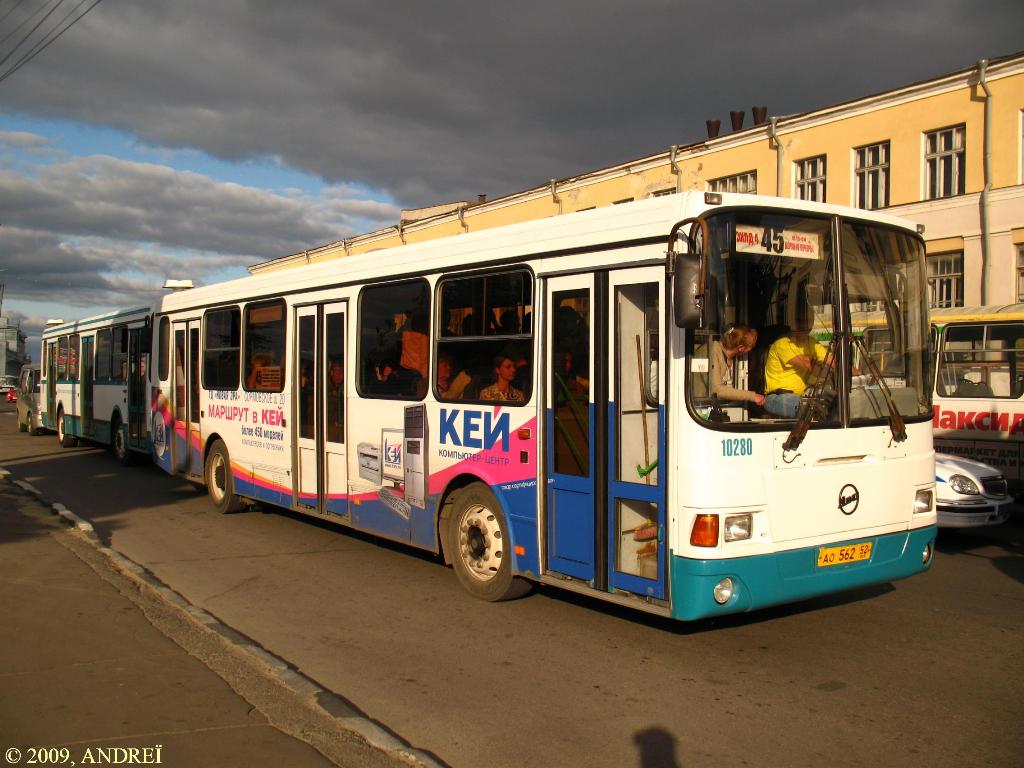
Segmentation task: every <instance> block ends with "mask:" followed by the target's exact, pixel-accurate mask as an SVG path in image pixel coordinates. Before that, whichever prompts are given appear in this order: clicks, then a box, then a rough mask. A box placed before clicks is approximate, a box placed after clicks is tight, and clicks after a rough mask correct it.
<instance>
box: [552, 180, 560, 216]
mask: <svg viewBox="0 0 1024 768" xmlns="http://www.w3.org/2000/svg"><path fill="white" fill-rule="evenodd" d="M550 183H551V202H553V203H554V204H555V205H557V206H558V213H559V214H561V213H562V200H561V198H560V197H559V196H558V181H557V180H555V179H552V180H551V182H550Z"/></svg>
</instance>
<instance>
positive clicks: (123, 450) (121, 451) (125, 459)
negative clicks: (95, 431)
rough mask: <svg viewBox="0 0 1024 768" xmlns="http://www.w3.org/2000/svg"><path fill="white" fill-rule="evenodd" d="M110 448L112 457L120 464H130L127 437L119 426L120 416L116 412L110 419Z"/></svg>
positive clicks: (130, 453) (130, 454)
mask: <svg viewBox="0 0 1024 768" xmlns="http://www.w3.org/2000/svg"><path fill="white" fill-rule="evenodd" d="M110 450H111V451H113V453H114V458H115V459H117V460H118V461H119V462H121V466H124V467H127V466H130V465H131V463H132V458H133V457H132V452H131V451H130V450H128V439H127V438H126V437H125V434H124V430H123V429H122V428H121V417H120V416H119V415H118V414H116V413H115V414H114V418H112V419H111V420H110Z"/></svg>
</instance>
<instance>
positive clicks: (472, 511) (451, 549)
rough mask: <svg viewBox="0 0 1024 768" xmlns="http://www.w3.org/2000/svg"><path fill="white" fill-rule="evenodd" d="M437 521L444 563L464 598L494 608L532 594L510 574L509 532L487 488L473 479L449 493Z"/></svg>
mask: <svg viewBox="0 0 1024 768" xmlns="http://www.w3.org/2000/svg"><path fill="white" fill-rule="evenodd" d="M449 491H451V486H449ZM441 518H442V520H443V522H442V523H441V530H442V531H443V538H444V557H445V562H450V563H451V564H452V568H453V570H454V571H455V575H456V577H457V578H458V580H459V583H460V584H461V585H462V587H463V588H464V589H465V590H466V591H467V592H469V593H470V594H471V595H473V596H474V597H477V598H480V599H481V600H487V601H490V602H497V601H499V600H511V599H514V598H517V597H521V596H522V595H524V594H526V593H527V592H528V591H529V590H530V583H529V582H527V581H526V580H525V579H522V578H520V577H518V576H516V575H515V574H514V573H513V556H512V552H513V546H512V534H511V527H510V526H509V523H508V517H507V516H506V514H505V510H504V508H503V506H502V504H501V502H500V501H499V500H498V497H497V496H496V495H495V494H494V492H493V491H492V490H491V489H490V487H489V486H487V485H486V484H484V483H482V482H479V481H478V480H476V478H472V482H468V483H466V484H464V485H461V486H460V487H459V488H458V489H457V490H455V491H453V492H450V493H449V494H448V495H447V497H446V499H445V502H444V504H443V506H442V511H441Z"/></svg>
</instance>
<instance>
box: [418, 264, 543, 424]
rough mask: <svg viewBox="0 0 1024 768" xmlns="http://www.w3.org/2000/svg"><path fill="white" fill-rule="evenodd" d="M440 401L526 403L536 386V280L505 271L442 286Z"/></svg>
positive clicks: (438, 369)
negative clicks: (534, 300) (534, 320)
mask: <svg viewBox="0 0 1024 768" xmlns="http://www.w3.org/2000/svg"><path fill="white" fill-rule="evenodd" d="M438 292H439V301H440V304H441V311H440V321H439V323H438V326H439V327H438V332H437V334H436V338H435V343H436V344H437V366H436V369H435V371H434V377H433V388H434V395H435V397H437V399H438V400H444V401H458V402H489V403H496V402H498V403H502V404H508V405H521V404H524V403H526V402H528V401H529V400H530V397H531V394H532V388H533V320H532V317H533V278H532V276H531V275H530V273H529V272H526V271H524V270H517V271H515V272H500V273H495V274H487V275H477V276H473V277H452V278H446V279H444V280H442V281H441V282H440V283H439V289H438Z"/></svg>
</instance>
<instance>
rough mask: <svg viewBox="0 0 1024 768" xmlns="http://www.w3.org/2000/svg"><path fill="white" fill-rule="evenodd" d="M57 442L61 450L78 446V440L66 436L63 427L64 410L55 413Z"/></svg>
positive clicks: (65, 430)
mask: <svg viewBox="0 0 1024 768" xmlns="http://www.w3.org/2000/svg"><path fill="white" fill-rule="evenodd" d="M57 442H58V443H60V447H61V448H74V447H75V446H76V445H78V438H77V437H73V436H71V435H69V434H68V432H67V429H66V428H65V426H64V409H63V408H61V409H60V410H59V411H57Z"/></svg>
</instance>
